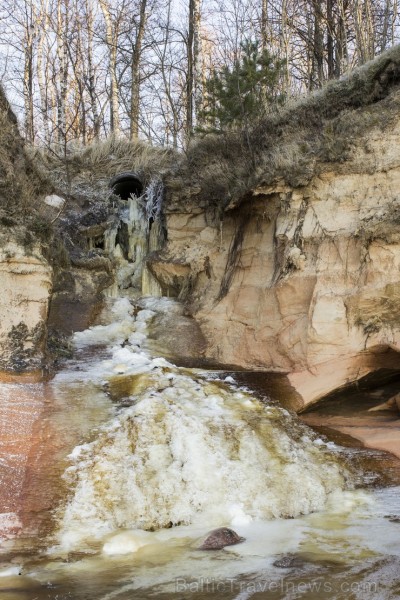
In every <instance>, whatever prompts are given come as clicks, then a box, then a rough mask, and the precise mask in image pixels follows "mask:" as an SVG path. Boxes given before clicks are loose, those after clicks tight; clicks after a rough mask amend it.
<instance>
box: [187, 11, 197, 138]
mask: <svg viewBox="0 0 400 600" xmlns="http://www.w3.org/2000/svg"><path fill="white" fill-rule="evenodd" d="M194 2H195V0H189V28H188V38H187V48H186V51H187V75H186V141H187V143H188V142H189V139H190V136H191V135H192V131H193V30H194Z"/></svg>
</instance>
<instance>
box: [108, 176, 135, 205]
mask: <svg viewBox="0 0 400 600" xmlns="http://www.w3.org/2000/svg"><path fill="white" fill-rule="evenodd" d="M110 188H111V190H112V192H113V194H115V195H116V196H119V197H120V198H121V200H128V198H130V196H137V197H138V198H139V196H141V195H142V194H143V184H142V182H141V181H140V179H139V177H138V176H137V175H136V174H135V173H130V172H127V173H120V174H119V175H116V176H115V177H113V178H112V179H111V181H110Z"/></svg>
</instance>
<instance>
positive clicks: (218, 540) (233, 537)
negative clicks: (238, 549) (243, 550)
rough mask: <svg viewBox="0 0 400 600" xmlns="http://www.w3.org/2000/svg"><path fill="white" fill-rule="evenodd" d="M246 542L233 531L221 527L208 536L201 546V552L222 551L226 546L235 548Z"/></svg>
mask: <svg viewBox="0 0 400 600" xmlns="http://www.w3.org/2000/svg"><path fill="white" fill-rule="evenodd" d="M244 541H245V538H243V537H240V536H239V535H238V534H237V533H236V532H235V531H233V529H229V528H228V527H219V528H218V529H213V530H212V531H210V533H208V534H207V536H206V537H205V539H204V540H203V542H202V543H201V545H200V546H199V550H221V549H222V548H225V546H234V545H235V544H240V543H241V542H244Z"/></svg>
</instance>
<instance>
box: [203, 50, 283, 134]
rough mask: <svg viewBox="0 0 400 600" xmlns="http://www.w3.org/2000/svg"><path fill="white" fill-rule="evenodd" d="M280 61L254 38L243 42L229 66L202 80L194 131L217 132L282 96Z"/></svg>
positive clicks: (257, 113) (240, 123)
mask: <svg viewBox="0 0 400 600" xmlns="http://www.w3.org/2000/svg"><path fill="white" fill-rule="evenodd" d="M283 65H284V61H283V60H279V59H278V58H276V57H275V56H273V55H272V54H271V53H270V52H269V50H268V49H267V48H266V49H264V50H262V51H261V50H260V49H259V47H258V44H257V42H251V41H249V42H247V43H245V44H243V46H242V52H241V56H240V58H239V59H238V60H236V61H235V63H234V65H233V67H231V68H230V67H224V68H223V69H221V70H220V71H216V72H215V73H214V75H213V77H211V78H210V79H209V80H208V81H207V82H206V86H205V87H206V93H205V105H204V108H203V110H202V111H201V113H200V115H199V123H200V125H199V127H198V131H199V132H206V131H208V132H209V131H213V132H221V131H225V130H227V129H231V128H235V127H240V126H244V125H247V124H248V123H250V122H253V121H256V120H258V119H259V118H261V117H262V116H264V115H265V113H266V109H267V107H268V105H271V103H274V102H282V101H283V99H284V98H283V95H282V94H281V93H280V91H279V80H280V76H281V72H282V67H283Z"/></svg>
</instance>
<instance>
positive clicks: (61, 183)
mask: <svg viewBox="0 0 400 600" xmlns="http://www.w3.org/2000/svg"><path fill="white" fill-rule="evenodd" d="M35 160H36V162H37V163H39V162H40V164H41V165H42V169H43V170H44V172H45V173H47V174H48V175H49V176H50V177H51V179H52V181H53V183H54V184H55V186H56V188H59V190H60V191H61V192H64V193H67V194H69V193H70V194H72V195H74V194H76V195H78V196H79V195H80V194H81V195H84V196H85V195H86V196H88V197H90V196H93V198H95V197H96V196H99V194H100V195H101V196H104V197H107V196H108V195H109V193H110V190H109V188H108V183H109V180H110V179H111V178H112V177H113V176H114V175H117V174H118V173H122V172H124V171H133V172H135V173H136V174H137V175H138V176H139V177H140V178H141V179H142V181H143V183H144V185H146V184H148V183H149V181H150V180H151V179H152V177H154V176H156V175H161V174H162V173H163V172H165V171H166V170H167V169H169V168H171V165H172V164H174V162H176V160H177V153H176V152H175V151H173V150H171V149H164V148H157V147H154V146H150V145H149V144H146V143H144V142H141V141H130V140H128V139H126V138H124V137H118V136H113V135H111V136H109V137H108V138H106V139H105V140H95V141H93V142H92V143H91V144H89V145H88V146H81V145H75V146H74V145H70V146H69V148H68V154H67V158H66V159H64V157H57V155H56V154H55V153H51V152H49V151H39V150H37V151H36V152H35Z"/></svg>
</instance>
